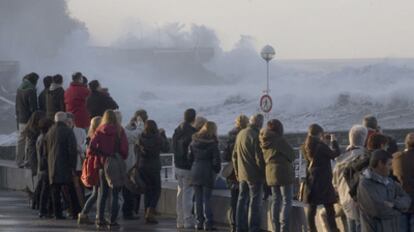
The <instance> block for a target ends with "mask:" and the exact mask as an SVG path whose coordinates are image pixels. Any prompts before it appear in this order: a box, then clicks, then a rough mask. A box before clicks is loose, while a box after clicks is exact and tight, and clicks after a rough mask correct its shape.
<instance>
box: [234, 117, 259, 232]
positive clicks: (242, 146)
mask: <svg viewBox="0 0 414 232" xmlns="http://www.w3.org/2000/svg"><path fill="white" fill-rule="evenodd" d="M263 120H264V118H263V115H261V114H257V115H255V116H253V117H252V118H251V119H250V125H249V127H247V128H246V129H243V130H242V131H240V132H239V134H238V135H237V139H236V144H235V146H234V150H233V156H232V160H233V166H234V171H235V174H236V178H237V180H238V181H239V183H240V184H239V191H240V194H239V201H238V203H237V231H251V232H258V231H260V230H261V229H260V221H261V216H260V201H261V198H260V196H261V193H262V188H263V184H264V182H265V162H264V159H263V153H262V150H261V148H260V141H259V133H260V129H261V128H262V126H263ZM249 199H250V206H249V207H247V203H248V201H249ZM246 208H249V212H247V210H246ZM248 217H249V218H248Z"/></svg>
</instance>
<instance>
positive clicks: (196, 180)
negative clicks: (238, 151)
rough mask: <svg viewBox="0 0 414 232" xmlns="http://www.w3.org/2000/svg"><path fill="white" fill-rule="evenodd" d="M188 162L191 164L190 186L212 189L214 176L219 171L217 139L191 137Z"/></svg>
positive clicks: (219, 161)
mask: <svg viewBox="0 0 414 232" xmlns="http://www.w3.org/2000/svg"><path fill="white" fill-rule="evenodd" d="M188 161H189V162H190V164H191V184H192V185H201V186H204V187H208V188H213V187H214V183H215V179H216V175H217V174H218V173H219V172H220V169H221V160H220V151H219V148H218V142H217V139H208V138H199V137H198V136H197V134H195V135H194V136H193V141H192V142H191V144H190V152H189V154H188Z"/></svg>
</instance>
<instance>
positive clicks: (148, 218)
mask: <svg viewBox="0 0 414 232" xmlns="http://www.w3.org/2000/svg"><path fill="white" fill-rule="evenodd" d="M154 211H155V209H154V208H148V209H147V210H146V211H145V223H147V224H158V221H157V220H156V219H155V214H154Z"/></svg>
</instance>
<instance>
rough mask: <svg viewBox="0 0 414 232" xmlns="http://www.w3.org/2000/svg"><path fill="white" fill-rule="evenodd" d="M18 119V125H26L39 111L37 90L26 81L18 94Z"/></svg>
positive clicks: (18, 90)
mask: <svg viewBox="0 0 414 232" xmlns="http://www.w3.org/2000/svg"><path fill="white" fill-rule="evenodd" d="M15 107H16V118H17V122H18V123H24V124H26V123H27V122H28V121H29V119H30V117H31V116H32V114H33V113H34V112H35V111H36V110H37V94H36V88H35V86H34V85H32V84H31V83H30V82H29V81H27V80H25V81H24V82H23V83H22V85H21V86H20V87H19V88H18V89H17V93H16V106H15Z"/></svg>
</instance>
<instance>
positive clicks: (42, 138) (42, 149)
mask: <svg viewBox="0 0 414 232" xmlns="http://www.w3.org/2000/svg"><path fill="white" fill-rule="evenodd" d="M52 126H53V120H52V119H50V118H47V117H45V118H43V119H42V120H40V122H39V128H40V132H41V133H40V135H39V136H38V138H37V141H36V153H37V160H38V171H37V177H38V179H39V183H40V197H39V199H40V200H39V218H46V217H50V215H51V214H52V212H50V211H49V204H50V203H51V201H50V184H49V172H48V163H47V159H48V158H47V147H46V134H47V132H48V131H49V129H50V128H51V127H52Z"/></svg>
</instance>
